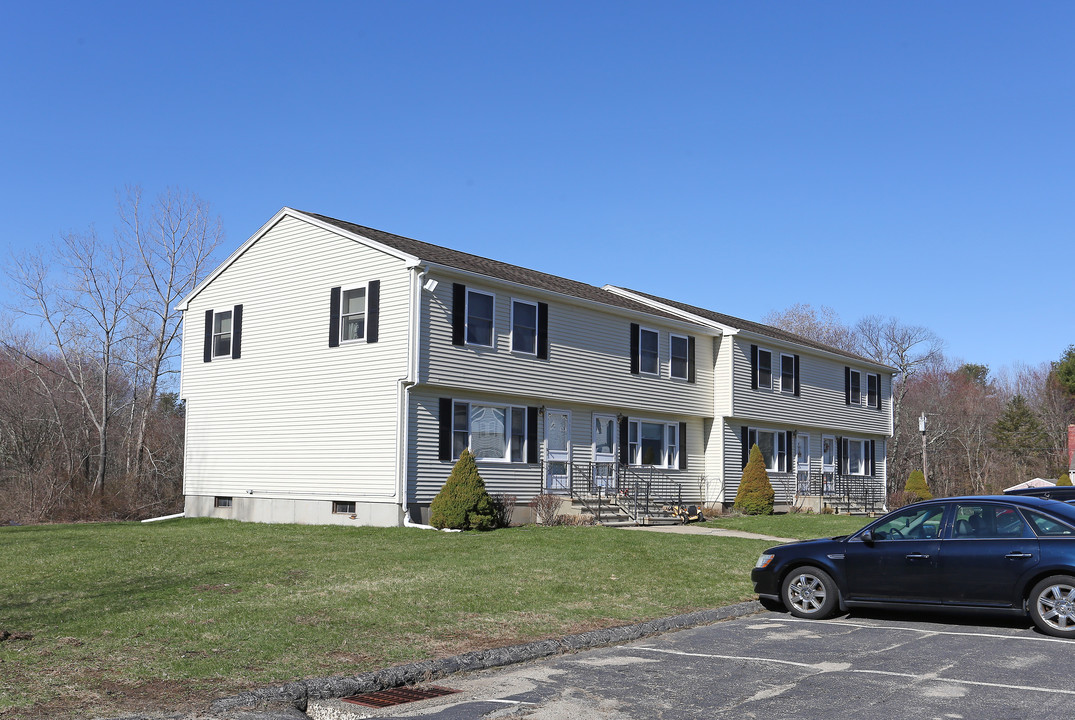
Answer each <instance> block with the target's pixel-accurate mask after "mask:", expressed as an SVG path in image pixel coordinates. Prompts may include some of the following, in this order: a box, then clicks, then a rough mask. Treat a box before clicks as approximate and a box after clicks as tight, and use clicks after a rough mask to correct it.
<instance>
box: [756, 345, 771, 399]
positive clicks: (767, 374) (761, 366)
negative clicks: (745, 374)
mask: <svg viewBox="0 0 1075 720" xmlns="http://www.w3.org/2000/svg"><path fill="white" fill-rule="evenodd" d="M757 372H758V387H759V388H761V389H764V390H771V389H772V387H773V353H772V352H771V351H769V350H763V349H762V348H758V366H757Z"/></svg>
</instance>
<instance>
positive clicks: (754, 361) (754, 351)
mask: <svg viewBox="0 0 1075 720" xmlns="http://www.w3.org/2000/svg"><path fill="white" fill-rule="evenodd" d="M750 389H751V390H757V389H758V346H757V345H751V346H750ZM744 467H746V466H745V465H744Z"/></svg>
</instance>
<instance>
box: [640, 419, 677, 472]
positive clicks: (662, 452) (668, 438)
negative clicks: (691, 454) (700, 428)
mask: <svg viewBox="0 0 1075 720" xmlns="http://www.w3.org/2000/svg"><path fill="white" fill-rule="evenodd" d="M679 446H680V441H679V425H678V424H677V423H665V422H659V421H656V420H642V419H638V420H635V419H631V420H628V422H627V459H628V461H629V463H630V464H631V465H651V466H653V467H667V468H675V467H679Z"/></svg>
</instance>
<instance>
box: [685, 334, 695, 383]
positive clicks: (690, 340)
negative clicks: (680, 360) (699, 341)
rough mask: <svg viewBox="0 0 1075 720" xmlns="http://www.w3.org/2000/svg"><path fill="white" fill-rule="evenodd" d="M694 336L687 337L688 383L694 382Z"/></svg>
mask: <svg viewBox="0 0 1075 720" xmlns="http://www.w3.org/2000/svg"><path fill="white" fill-rule="evenodd" d="M694 381H695V374H694V336H693V335H688V336H687V382H690V383H692V382H694Z"/></svg>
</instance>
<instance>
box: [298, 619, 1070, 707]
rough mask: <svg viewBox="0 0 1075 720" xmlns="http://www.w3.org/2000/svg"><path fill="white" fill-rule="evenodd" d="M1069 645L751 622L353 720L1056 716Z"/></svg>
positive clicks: (554, 662) (997, 636)
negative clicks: (373, 719) (401, 719)
mask: <svg viewBox="0 0 1075 720" xmlns="http://www.w3.org/2000/svg"><path fill="white" fill-rule="evenodd" d="M1073 658H1075V641H1069V640H1059V639H1056V638H1051V637H1047V636H1045V635H1042V634H1040V633H1038V632H1037V631H1036V630H1035V629H1033V628H1032V627H1031V625H1030V624H1029V622H1027V621H1024V620H1021V619H1011V618H1007V617H1004V616H1000V617H997V616H981V617H975V618H972V619H971V620H969V621H968V620H967V619H965V618H959V617H955V616H949V615H931V616H928V617H924V616H921V615H900V614H893V613H870V614H866V613H861V614H860V613H856V614H854V615H850V616H848V615H845V616H841V617H838V618H835V619H832V620H823V621H807V620H798V619H796V618H793V617H791V616H790V615H788V614H786V613H780V612H763V613H759V614H757V615H752V616H749V617H744V618H739V619H737V620H731V621H728V622H722V623H717V624H714V625H708V626H705V627H699V628H693V629H690V630H683V631H679V632H675V633H669V634H667V635H662V636H658V637H651V638H647V639H645V640H641V641H638V642H634V643H630V644H626V645H619V646H615V647H607V648H600V649H596V650H589V651H585V652H580V653H576V654H573V655H561V656H556V657H551V658H547V659H544V660H540V661H535V662H531V663H526V664H523V665H517V666H512V667H508V668H502V669H498V670H489V671H483V672H479V673H473V674H468V675H457V676H452V677H448V678H444V679H443V680H440V681H437V682H436V683H435V684H436V685H439V686H442V687H448V688H451V689H453V690H459V691H460V692H459V693H457V694H454V695H449V696H446V697H441V698H436V699H432V700H423V701H420V702H417V703H410V704H406V705H399V706H395V707H392V708H383V709H377V710H373V709H369V708H363V707H360V706H357V705H353V704H350V703H344V702H341V701H338V700H324V701H312V702H311V703H310V706H309V708H308V709H307V713H308V715H309V716H310V717H311V718H314V719H315V720H352V719H353V718H363V717H370V718H372V717H376V718H416V717H422V718H428V719H430V720H473V719H474V718H533V719H535V720H567V719H569V718H571V719H574V718H609V719H615V720H619V719H621V718H676V719H679V718H707V719H709V718H767V719H769V720H773V719H777V720H779V719H782V718H787V719H793V718H812V719H816V718H822V717H824V718H836V719H841V718H866V717H869V718H874V717H883V718H893V717H899V718H915V719H916V720H918V719H920V718H938V719H943V720H956V719H961V718H965V719H967V720H1008V719H1015V718H1034V719H1035V720H1047V719H1050V718H1057V719H1059V718H1070V717H1071V716H1072V713H1073V711H1072V709H1071V708H1072V707H1075V683H1072V680H1071V671H1070V667H1071V664H1072V660H1073Z"/></svg>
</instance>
